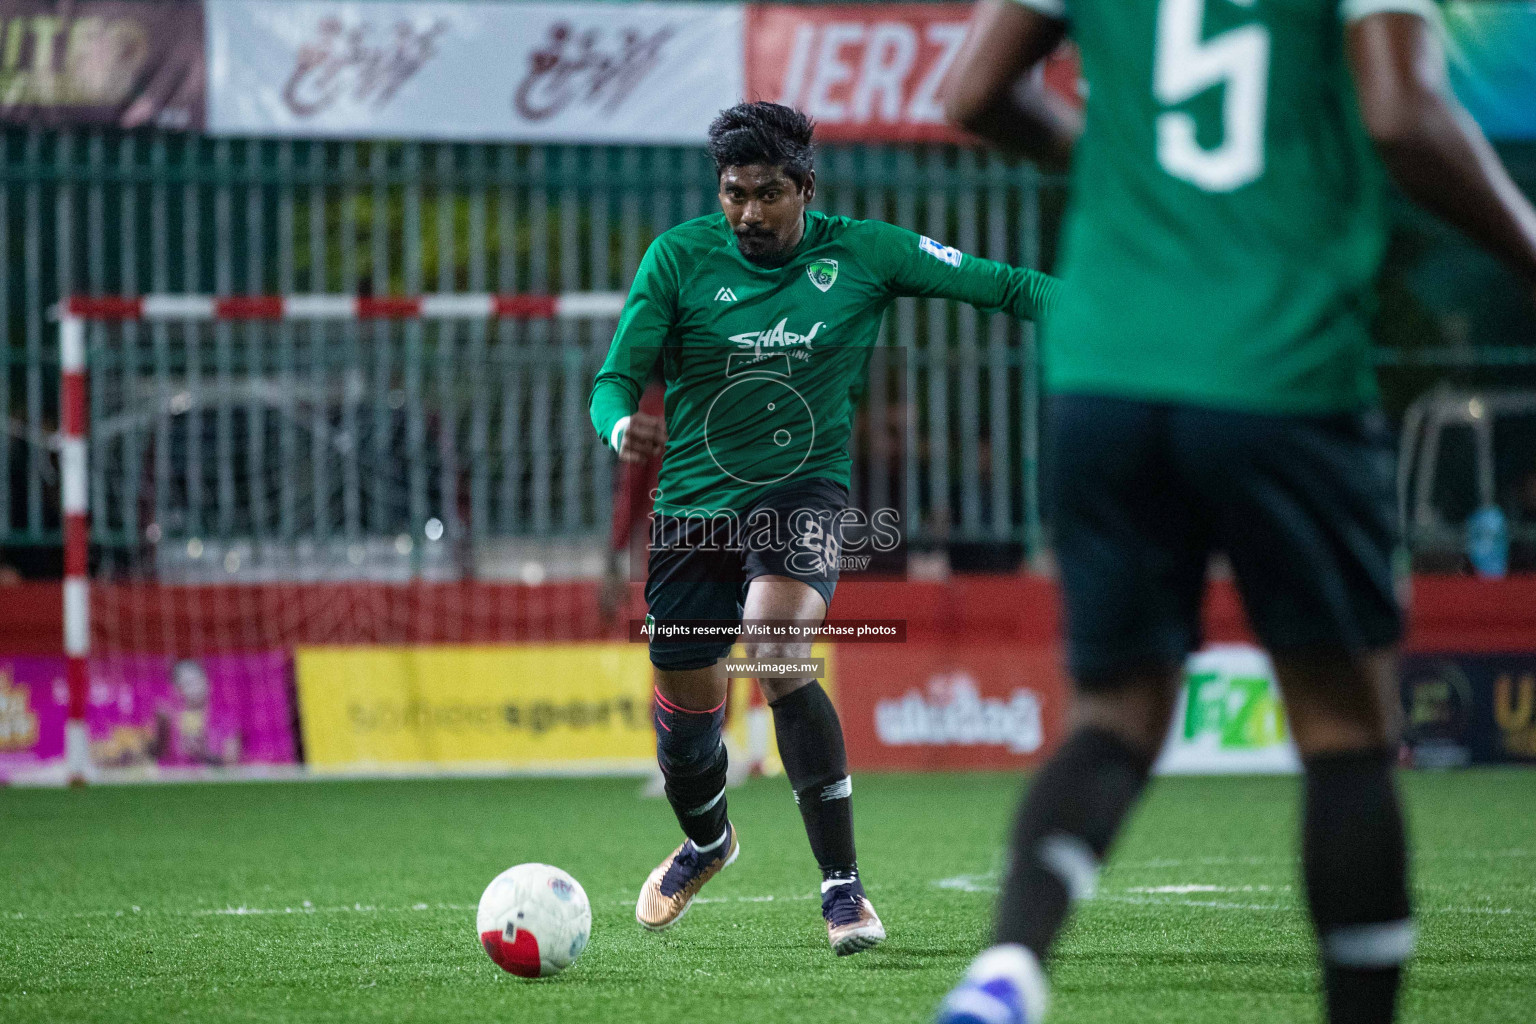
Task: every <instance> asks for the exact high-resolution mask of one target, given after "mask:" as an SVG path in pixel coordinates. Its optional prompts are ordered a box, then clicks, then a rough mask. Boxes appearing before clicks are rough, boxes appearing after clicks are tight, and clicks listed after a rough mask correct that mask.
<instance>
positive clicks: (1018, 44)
mask: <svg viewBox="0 0 1536 1024" xmlns="http://www.w3.org/2000/svg"><path fill="white" fill-rule="evenodd" d="M1437 28H1438V25H1437V14H1436V11H1435V9H1434V8H1433V6H1432V5H1431V4H1430V3H1429V0H1017V2H1015V0H983V2H982V3H980V4H979V5H978V6H977V9H976V12H975V14H974V16H973V19H972V26H971V32H970V35H969V36H968V39H967V42H966V44H965V47H964V49H963V50H962V53H961V55H960V56H959V58H958V59H957V61H956V66H955V68H954V70H953V71H952V72H951V75H950V82H951V83H952V88H951V92H950V95H949V98H948V109H949V113H950V116H951V118H952V119H953V120H955V121H956V122H958V123H959V124H962V125H964V126H965V127H967V128H969V129H971V130H972V131H974V132H976V133H978V134H980V135H982V136H984V137H986V138H988V139H989V140H991V141H993V142H994V143H996V144H997V145H999V146H1002V147H1004V148H1007V149H1009V150H1011V151H1014V152H1017V153H1020V154H1022V155H1026V156H1030V157H1033V158H1035V159H1038V160H1043V161H1048V162H1053V163H1056V164H1058V165H1061V164H1068V163H1069V164H1070V166H1071V172H1072V179H1071V180H1072V198H1071V206H1070V209H1069V212H1068V214H1067V223H1066V227H1065V230H1064V234H1063V238H1064V241H1063V253H1062V272H1061V273H1062V278H1063V292H1062V303H1061V307H1060V309H1059V310H1058V311H1057V312H1056V313H1055V314H1054V315H1053V317H1052V319H1051V321H1050V323H1049V324H1048V325H1047V327H1046V331H1045V345H1044V355H1045V369H1046V384H1047V387H1048V389H1049V391H1050V392H1051V398H1052V400H1051V414H1050V424H1049V426H1050V430H1051V437H1052V439H1051V441H1050V450H1051V452H1052V455H1053V459H1054V465H1055V472H1054V484H1053V485H1052V490H1053V493H1052V494H1051V501H1052V504H1053V506H1054V508H1053V514H1054V528H1055V538H1056V553H1057V560H1058V563H1059V565H1060V567H1061V581H1062V591H1063V597H1064V601H1065V609H1066V623H1067V646H1068V660H1069V662H1070V668H1071V672H1072V675H1073V679H1074V683H1075V686H1076V693H1077V701H1076V710H1075V727H1074V731H1073V732H1072V734H1071V736H1070V737H1069V738H1068V740H1067V741H1066V743H1065V744H1064V745H1063V746H1062V748H1061V749H1060V750H1059V751H1058V752H1057V753H1056V754H1055V755H1054V756H1053V757H1052V759H1051V760H1050V762H1049V763H1048V764H1047V765H1046V766H1045V768H1044V769H1042V771H1041V772H1040V773H1039V775H1037V776H1036V778H1035V780H1034V783H1033V785H1032V787H1031V789H1030V791H1029V793H1028V797H1027V799H1026V801H1025V803H1024V806H1023V807H1022V809H1021V811H1020V813H1019V816H1018V818H1017V821H1016V824H1015V826H1014V833H1013V840H1012V858H1011V861H1010V864H1009V868H1008V870H1007V872H1006V875H1005V877H1004V880H1003V888H1002V896H1001V900H1000V903H999V911H998V922H997V930H996V936H995V938H996V943H997V944H996V945H995V946H993V947H992V948H991V949H989V950H988V951H987V952H985V953H983V954H982V955H981V956H980V957H979V958H978V959H977V960H976V962H975V963H974V964H973V965H972V968H971V970H970V972H969V974H968V976H967V978H966V979H965V980H964V981H963V982H962V983H961V984H960V985H959V986H958V987H957V988H956V989H955V990H954V992H952V993H951V994H950V996H949V998H948V999H947V1000H946V1001H945V1004H944V1006H943V1008H942V1009H941V1010H940V1020H941V1021H943V1022H944V1024H980V1022H999V1024H1000V1022H1004V1021H1007V1022H1010V1024H1038V1021H1039V1020H1040V1017H1041V1014H1042V1013H1043V1010H1044V1004H1045V996H1046V986H1045V979H1044V976H1043V974H1042V971H1041V966H1040V965H1041V962H1042V961H1043V960H1045V958H1046V957H1047V955H1048V954H1049V952H1050V950H1051V946H1052V944H1053V942H1054V941H1055V939H1056V936H1057V934H1058V933H1059V931H1060V929H1061V927H1062V925H1063V922H1064V921H1065V920H1066V918H1067V915H1068V912H1069V910H1070V906H1071V904H1072V902H1073V900H1074V899H1076V898H1078V897H1081V896H1082V895H1084V894H1085V893H1088V892H1090V891H1091V890H1092V887H1093V883H1094V879H1095V876H1096V873H1097V871H1098V867H1099V864H1100V862H1101V861H1102V860H1103V858H1104V856H1105V853H1106V851H1107V850H1108V849H1109V846H1110V843H1111V841H1112V840H1113V838H1114V836H1115V834H1116V832H1117V831H1118V830H1119V828H1120V824H1121V822H1122V820H1123V819H1124V817H1125V815H1126V813H1127V812H1128V811H1129V809H1130V807H1131V806H1132V804H1133V803H1134V802H1135V800H1136V798H1137V796H1138V794H1139V793H1140V792H1141V790H1142V788H1143V786H1144V784H1145V783H1146V780H1147V775H1148V771H1149V769H1150V767H1151V765H1152V761H1153V757H1154V755H1155V754H1156V753H1157V751H1158V748H1159V746H1160V744H1161V742H1162V739H1163V737H1164V736H1165V735H1166V730H1167V726H1168V720H1169V716H1170V712H1171V709H1172V707H1173V705H1174V701H1175V695H1176V692H1177V687H1178V683H1179V681H1180V677H1181V665H1182V662H1183V660H1184V658H1185V656H1186V655H1187V654H1188V653H1189V652H1190V651H1191V650H1193V649H1194V648H1195V647H1196V646H1197V645H1198V644H1199V642H1200V604H1201V596H1202V592H1203V590H1204V581H1205V572H1206V564H1207V560H1208V558H1209V556H1210V555H1211V554H1212V553H1213V552H1215V551H1222V552H1224V553H1225V554H1226V556H1227V557H1228V559H1229V560H1230V562H1231V565H1232V568H1233V570H1234V571H1235V575H1236V577H1237V585H1238V589H1239V591H1240V592H1241V595H1242V598H1243V602H1244V605H1245V608H1246V611H1247V614H1248V617H1249V621H1250V623H1251V624H1252V626H1253V630H1254V632H1255V633H1256V634H1257V635H1258V637H1259V638H1260V639H1261V640H1262V642H1263V643H1264V645H1265V647H1267V648H1268V650H1269V652H1270V654H1271V656H1272V659H1273V662H1274V665H1275V671H1276V673H1277V675H1278V678H1279V681H1280V685H1281V687H1282V689H1283V690H1284V693H1285V698H1286V710H1287V714H1288V716H1289V720H1290V727H1291V734H1292V736H1293V737H1294V739H1295V742H1296V746H1297V748H1298V749H1299V751H1300V754H1301V759H1302V765H1303V769H1304V775H1305V781H1304V784H1303V785H1304V811H1303V821H1302V844H1301V845H1302V874H1303V880H1304V882H1305V890H1306V898H1307V906H1308V909H1309V910H1310V912H1311V917H1312V921H1313V924H1314V926H1315V928H1316V932H1317V938H1318V946H1319V951H1320V956H1321V961H1322V966H1323V983H1324V989H1325V992H1326V1005H1327V1014H1328V1019H1329V1020H1330V1021H1331V1022H1333V1024H1345V1022H1348V1024H1385V1022H1387V1021H1390V1020H1391V1019H1392V1018H1393V1015H1394V1012H1395V1003H1396V996H1397V989H1398V985H1399V979H1400V975H1401V970H1402V965H1403V964H1404V962H1405V961H1406V960H1407V958H1408V956H1409V954H1410V952H1411V950H1412V948H1413V942H1414V926H1413V920H1412V916H1411V914H1410V907H1409V898H1408V883H1407V865H1406V849H1405V847H1406V843H1405V838H1404V827H1403V818H1402V812H1401V809H1400V806H1399V801H1398V795H1397V791H1396V783H1395V779H1394V777H1393V768H1394V764H1395V761H1396V754H1397V747H1398V742H1399V727H1398V723H1397V719H1398V716H1399V711H1398V697H1397V680H1396V673H1395V668H1394V651H1395V647H1396V645H1397V643H1398V640H1399V636H1400V633H1401V611H1400V609H1399V605H1398V601H1397V598H1396V594H1395V590H1394V585H1393V573H1392V568H1391V563H1392V554H1393V549H1394V546H1395V543H1396V540H1397V538H1396V533H1395V529H1396V522H1395V519H1396V516H1395V510H1394V502H1393V494H1392V491H1393V471H1392V453H1391V450H1390V448H1389V447H1388V440H1387V432H1386V430H1385V425H1384V421H1383V419H1382V417H1381V415H1380V413H1379V412H1377V411H1376V385H1375V379H1374V375H1373V373H1372V367H1371V354H1370V340H1369V333H1368V330H1367V328H1368V324H1369V319H1370V316H1371V289H1372V283H1373V279H1374V277H1375V276H1376V273H1377V271H1378V269H1379V266H1380V263H1381V258H1382V251H1383V248H1384V245H1385V240H1386V232H1387V224H1386V216H1385V209H1384V198H1385V195H1384V192H1385V188H1386V186H1387V179H1388V176H1389V175H1390V176H1391V177H1392V178H1393V179H1395V180H1396V182H1397V183H1398V185H1399V186H1401V187H1402V189H1403V190H1404V191H1405V192H1406V193H1407V194H1408V195H1409V196H1410V197H1412V198H1413V199H1415V200H1417V201H1419V202H1420V203H1422V204H1423V205H1425V206H1426V207H1428V208H1429V209H1431V210H1433V211H1435V212H1437V213H1439V214H1441V215H1442V216H1444V217H1445V218H1447V219H1448V220H1450V221H1452V222H1453V223H1454V224H1456V225H1457V226H1458V227H1460V228H1462V229H1463V230H1465V231H1466V232H1467V233H1468V234H1470V235H1471V236H1472V237H1473V238H1474V239H1475V240H1477V241H1478V242H1480V243H1482V244H1483V245H1484V246H1485V247H1486V248H1487V249H1488V250H1489V251H1490V252H1492V253H1494V254H1496V255H1498V256H1500V257H1502V258H1503V259H1504V260H1505V262H1507V263H1508V264H1509V265H1510V266H1511V267H1512V268H1513V269H1514V270H1515V271H1516V272H1517V273H1518V274H1520V275H1521V276H1522V277H1524V279H1525V280H1527V281H1530V282H1536V211H1533V210H1532V207H1531V205H1530V203H1529V202H1527V201H1526V200H1525V199H1524V198H1523V197H1522V196H1521V195H1520V193H1519V192H1518V191H1517V190H1516V189H1515V187H1514V186H1513V184H1512V183H1511V181H1510V179H1509V177H1508V175H1506V174H1505V173H1504V170H1503V168H1502V167H1501V166H1500V164H1499V162H1498V160H1497V158H1496V157H1495V156H1494V154H1493V152H1492V150H1491V149H1490V147H1489V146H1488V144H1487V141H1486V140H1485V139H1484V138H1483V137H1482V135H1481V133H1480V132H1479V131H1478V129H1477V127H1476V126H1475V125H1474V124H1473V123H1472V121H1471V120H1470V119H1469V118H1468V117H1467V115H1466V113H1465V111H1463V110H1462V109H1461V108H1460V106H1459V105H1458V104H1457V103H1456V101H1455V99H1454V98H1452V97H1451V95H1450V93H1449V91H1448V89H1447V88H1446V84H1445V74H1444V61H1443V57H1442V54H1441V51H1440V45H1439V39H1438V35H1437ZM1068 33H1070V34H1071V35H1072V36H1073V37H1074V38H1075V39H1076V41H1077V45H1078V49H1079V51H1080V53H1081V55H1082V68H1083V76H1084V78H1085V80H1086V82H1087V85H1088V97H1087V104H1086V107H1085V110H1084V113H1083V116H1082V118H1081V124H1079V118H1078V115H1077V114H1076V113H1075V112H1074V111H1072V110H1070V109H1067V108H1065V107H1063V106H1060V105H1054V104H1053V103H1051V101H1049V100H1048V99H1046V98H1044V97H1043V95H1042V94H1041V93H1040V92H1039V91H1038V90H1032V89H1030V88H1029V87H1028V86H1023V87H1021V86H1019V85H1018V83H1019V82H1020V80H1021V79H1022V78H1023V76H1024V75H1026V74H1027V73H1028V72H1029V71H1030V69H1031V68H1032V67H1033V66H1034V65H1035V64H1037V63H1038V62H1039V61H1040V60H1041V59H1042V58H1043V57H1045V55H1046V54H1048V53H1049V52H1051V50H1053V49H1054V48H1055V47H1056V45H1057V44H1058V43H1059V42H1060V41H1061V39H1062V38H1063V36H1064V35H1066V34H1068ZM1079 133H1080V137H1079Z"/></svg>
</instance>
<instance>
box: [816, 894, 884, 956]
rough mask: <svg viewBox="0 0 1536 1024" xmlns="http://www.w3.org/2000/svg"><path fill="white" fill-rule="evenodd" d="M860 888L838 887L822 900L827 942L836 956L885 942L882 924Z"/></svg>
mask: <svg viewBox="0 0 1536 1024" xmlns="http://www.w3.org/2000/svg"><path fill="white" fill-rule="evenodd" d="M839 890H843V891H839ZM861 890H862V887H859V888H857V889H856V888H855V887H853V886H837V887H835V888H833V889H831V890H829V892H828V893H827V896H829V897H831V898H830V899H823V900H822V909H821V913H822V916H823V917H825V918H826V919H827V941H828V942H829V943H831V945H832V952H834V953H836V954H837V955H838V956H849V955H850V954H853V953H862V952H864V950H866V949H874V948H875V947H876V946H878V945H880V943H882V942H884V941H885V925H883V924H881V923H880V915H879V914H876V913H875V908H874V906H873V905H871V904H870V902H869V899H868V897H866V896H865V895H864V893H863V892H862V891H861Z"/></svg>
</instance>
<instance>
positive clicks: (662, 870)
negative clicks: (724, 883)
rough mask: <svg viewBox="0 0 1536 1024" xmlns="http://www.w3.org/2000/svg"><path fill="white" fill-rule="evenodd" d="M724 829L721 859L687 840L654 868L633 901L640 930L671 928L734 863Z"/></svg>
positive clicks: (731, 830)
mask: <svg viewBox="0 0 1536 1024" xmlns="http://www.w3.org/2000/svg"><path fill="white" fill-rule="evenodd" d="M725 827H726V829H727V830H728V838H727V839H726V841H725V842H724V843H723V844H722V846H721V849H723V850H724V851H725V853H724V855H723V856H722V855H721V853H720V850H719V849H717V850H711V851H710V852H709V853H703V854H701V853H699V851H698V848H697V847H695V846H694V845H693V840H692V839H686V840H684V841H683V845H682V846H679V847H678V848H677V849H675V850H673V851H672V855H671V856H670V857H668V858H667V859H666V860H664V861H662V862H661V863H660V864H658V865H656V870H655V871H652V872H651V876H650V877H649V878H647V879H646V880H645V885H643V886H641V887H640V899H639V900H637V901H636V902H635V920H636V921H639V922H640V926H641V927H642V928H648V929H650V930H651V931H653V932H659V931H662V930H663V929H666V928H670V927H672V926H673V925H674V924H676V923H677V922H678V920H679V919H680V918H681V917H682V916H683V915H684V914H685V913H687V912H688V906H689V904H691V903H692V902H693V898H694V897H695V896H697V895H698V893H699V890H700V889H702V888H703V887H704V883H705V882H707V881H709V880H710V879H711V878H714V877H715V876H716V875H718V874H719V873H720V871H721V869H723V868H727V867H729V866H730V865H731V864H732V863H734V862H735V860H736V855H737V854H739V853H740V852H741V843H740V842H738V841H737V839H736V826H735V825H732V824H731V823H730V822H726V826H725ZM876 923H877V924H878V923H879V922H878V920H877V921H876ZM881 937H882V938H883V937H884V935H883V933H882V936H881Z"/></svg>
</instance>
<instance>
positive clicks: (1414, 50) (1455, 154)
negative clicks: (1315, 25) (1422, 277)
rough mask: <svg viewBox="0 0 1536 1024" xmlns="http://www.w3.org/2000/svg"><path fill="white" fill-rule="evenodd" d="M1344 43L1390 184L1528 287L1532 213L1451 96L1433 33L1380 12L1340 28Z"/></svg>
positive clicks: (1533, 270)
mask: <svg viewBox="0 0 1536 1024" xmlns="http://www.w3.org/2000/svg"><path fill="white" fill-rule="evenodd" d="M1361 6H1362V9H1365V8H1366V7H1367V6H1368V5H1365V4H1362V5H1361ZM1345 10H1346V11H1347V10H1348V5H1347V4H1346V7H1345ZM1427 13H1428V15H1429V16H1430V17H1433V16H1434V14H1433V11H1432V10H1430V11H1428V12H1427ZM1346 38H1347V44H1348V50H1349V65H1350V70H1351V72H1352V73H1353V75H1354V79H1355V91H1356V93H1357V94H1358V96H1359V102H1360V116H1361V119H1362V120H1363V121H1364V122H1365V127H1366V130H1367V131H1368V132H1370V135H1371V139H1372V140H1373V141H1374V142H1375V143H1376V150H1377V152H1379V153H1380V154H1381V158H1382V161H1383V162H1384V163H1385V164H1386V165H1387V171H1388V172H1389V173H1390V174H1391V175H1392V178H1393V180H1395V181H1396V182H1397V184H1398V186H1399V187H1401V188H1402V190H1403V191H1404V192H1405V193H1406V194H1407V195H1408V197H1409V198H1411V199H1412V200H1413V201H1414V202H1416V203H1418V204H1419V205H1420V206H1423V207H1424V208H1425V209H1427V210H1429V211H1431V212H1432V213H1435V214H1437V215H1438V216H1440V217H1443V218H1444V219H1445V220H1447V221H1449V222H1450V223H1451V224H1452V225H1454V226H1455V227H1457V228H1459V229H1461V230H1462V231H1464V232H1466V233H1467V234H1468V235H1470V236H1471V238H1472V240H1473V241H1475V242H1476V243H1477V244H1478V245H1480V246H1482V247H1483V248H1484V249H1486V250H1488V251H1489V252H1490V253H1492V254H1493V255H1495V256H1497V257H1498V258H1499V259H1501V260H1503V261H1504V262H1505V263H1506V264H1508V265H1509V266H1510V267H1511V268H1512V269H1513V270H1514V271H1515V272H1516V273H1517V274H1520V275H1521V276H1522V277H1523V278H1524V279H1525V280H1526V281H1528V282H1530V283H1532V284H1536V210H1533V209H1532V207H1531V203H1530V201H1529V200H1527V199H1526V198H1525V196H1523V195H1521V193H1520V190H1519V189H1518V188H1516V187H1515V183H1514V182H1513V181H1511V180H1510V177H1509V174H1508V173H1507V172H1506V171H1505V170H1504V166H1503V164H1501V163H1500V162H1499V158H1498V155H1497V154H1495V153H1494V151H1493V147H1492V146H1490V145H1489V144H1488V140H1487V139H1486V138H1484V137H1483V133H1482V130H1481V129H1479V128H1478V126H1477V124H1476V123H1475V122H1474V121H1473V120H1472V118H1471V117H1470V116H1469V115H1468V114H1467V112H1466V110H1465V109H1463V108H1462V106H1461V104H1460V103H1459V102H1457V100H1456V98H1455V97H1454V96H1453V95H1452V94H1451V91H1450V88H1449V86H1448V85H1447V82H1446V75H1445V54H1444V52H1443V51H1442V49H1441V46H1440V40H1439V37H1438V35H1437V34H1436V28H1435V26H1434V25H1433V24H1432V23H1431V22H1430V21H1428V20H1426V19H1425V18H1423V17H1419V16H1418V15H1416V14H1411V13H1403V12H1400V11H1385V12H1381V13H1375V14H1368V15H1366V16H1364V17H1361V18H1358V19H1356V20H1353V21H1350V22H1349V24H1348V27H1347V29H1346Z"/></svg>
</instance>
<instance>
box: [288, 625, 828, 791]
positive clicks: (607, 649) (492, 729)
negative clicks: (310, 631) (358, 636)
mask: <svg viewBox="0 0 1536 1024" xmlns="http://www.w3.org/2000/svg"><path fill="white" fill-rule="evenodd" d="M740 653H741V652H740V648H739V647H738V649H737V652H736V654H737V656H740ZM828 655H829V652H828V651H827V650H826V649H825V648H824V647H823V646H822V645H817V647H816V649H815V651H814V652H813V656H815V657H828ZM294 667H295V675H296V677H297V685H298V698H299V720H300V728H301V732H302V734H303V737H304V754H305V760H306V761H307V762H308V763H309V765H310V766H311V767H313V768H316V769H318V770H321V771H325V770H328V769H329V770H332V771H338V770H399V771H411V770H419V769H422V768H439V769H442V768H447V769H457V770H462V771H476V770H490V771H494V770H500V769H509V768H510V769H524V770H544V769H548V770H575V771H582V770H589V771H602V770H611V771H626V770H631V771H633V770H644V769H646V768H647V767H648V766H652V765H654V764H655V756H656V739H655V735H654V733H653V732H652V726H651V718H650V711H651V687H652V675H651V664H650V659H649V658H648V657H647V655H646V649H645V647H644V646H643V645H641V644H628V643H615V644H592V643H586V644H526V645H520V646H452V647H449V646H443V647H301V648H299V649H298V650H296V651H295V652H294ZM829 675H830V669H829ZM755 685H756V683H755V682H754V681H752V680H746V679H740V680H734V681H733V684H732V688H731V698H732V699H731V705H732V707H731V712H732V713H731V716H730V726H729V729H728V734H727V735H728V737H729V740H730V743H731V747H732V751H731V753H732V758H733V759H735V758H737V757H743V756H751V754H752V747H753V746H754V745H756V746H757V747H758V748H759V749H758V751H757V752H756V753H757V754H759V755H760V756H764V757H765V759H766V762H767V763H766V765H765V767H766V768H767V770H768V771H769V772H770V773H773V772H775V771H777V770H778V752H777V749H776V745H775V744H774V742H773V729H772V725H771V722H769V721H768V718H767V715H766V713H762V714H759V715H758V716H756V717H757V726H756V729H755V730H754V729H753V723H752V721H751V717H752V716H749V715H748V714H747V708H748V695H749V693H750V687H752V686H755ZM823 685H824V686H826V687H827V689H828V692H831V679H830V678H828V679H826V680H823ZM753 732H755V733H756V737H755V740H754V737H753V736H752V733H753ZM765 733H766V738H764V734H765Z"/></svg>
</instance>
